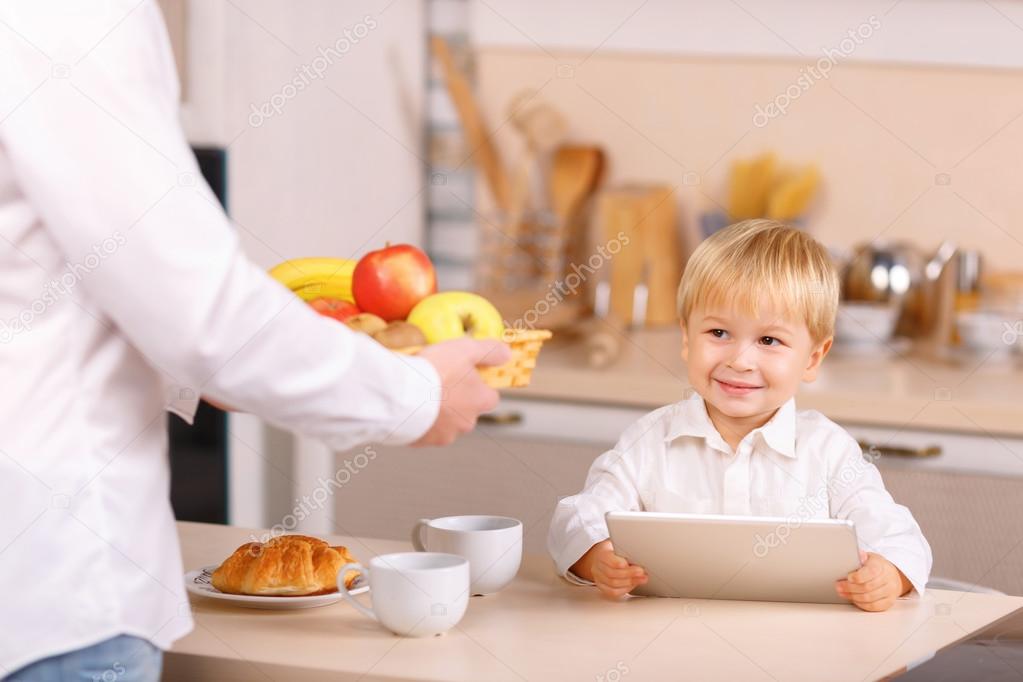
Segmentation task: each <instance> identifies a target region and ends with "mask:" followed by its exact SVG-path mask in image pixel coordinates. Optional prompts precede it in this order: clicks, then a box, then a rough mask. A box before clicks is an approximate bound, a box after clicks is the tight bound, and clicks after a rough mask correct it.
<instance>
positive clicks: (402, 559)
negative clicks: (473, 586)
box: [337, 552, 469, 637]
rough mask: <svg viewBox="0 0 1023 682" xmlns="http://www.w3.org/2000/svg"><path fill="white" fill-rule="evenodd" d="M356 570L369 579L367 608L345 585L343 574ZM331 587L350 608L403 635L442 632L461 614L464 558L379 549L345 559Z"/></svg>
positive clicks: (465, 573)
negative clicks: (361, 560)
mask: <svg viewBox="0 0 1023 682" xmlns="http://www.w3.org/2000/svg"><path fill="white" fill-rule="evenodd" d="M353 570H354V571H361V572H362V576H363V578H364V579H365V580H366V581H367V582H368V583H369V593H370V595H371V596H372V599H373V607H372V608H369V607H366V606H363V605H362V604H360V603H359V602H358V601H357V600H356V599H355V597H354V596H352V594H351V593H350V592H349V591H348V589H347V588H345V580H344V577H345V574H346V573H348V571H353ZM337 589H338V592H340V593H341V596H343V597H344V598H345V599H347V600H348V601H350V602H351V603H352V606H354V607H355V608H356V609H358V610H359V611H361V612H362V613H364V614H365V615H367V616H369V617H370V618H372V619H373V620H376V621H378V622H379V623H380V624H381V625H383V626H384V627H386V628H387V629H388V630H390V631H391V632H393V633H395V634H398V635H402V636H404V637H429V636H430V635H439V634H441V633H443V632H447V631H448V630H450V629H451V628H453V627H454V626H455V625H457V624H458V621H460V620H462V616H463V615H465V608H466V606H468V604H469V562H468V561H467V560H466V559H465V557H460V556H455V555H454V554H441V553H438V552H425V553H423V552H400V553H397V554H383V555H381V556H378V557H374V558H372V559H370V561H369V569H366V568H363V566H362V564H357V563H352V564H345V565H344V566H343V567H342V568H341V571H340V572H339V573H338V574H337Z"/></svg>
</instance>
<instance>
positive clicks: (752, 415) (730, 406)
mask: <svg viewBox="0 0 1023 682" xmlns="http://www.w3.org/2000/svg"><path fill="white" fill-rule="evenodd" d="M687 322H688V323H687ZM687 322H686V321H683V322H682V359H683V360H685V361H686V363H687V366H688V370H689V382H690V383H691V384H692V386H693V388H694V389H696V392H697V393H699V394H700V395H701V396H702V397H703V399H704V401H705V402H706V404H707V414H708V416H710V418H711V421H712V422H713V424H714V426H715V427H716V428H717V430H718V432H719V433H720V434H721V436H722V437H723V438H724V439H725V441H726V442H728V444H729V445H731V446H732V448H733V449H734V448H735V447H736V446H737V445H738V443H739V442H740V441H741V440H742V438H743V437H745V435H746V434H747V433H749V432H750V431H752V430H753V429H755V428H757V427H759V426H762V425H763V424H765V423H766V422H767V421H768V420H769V419H770V418H771V417H772V416H773V415H774V412H775V411H776V410H777V409H778V408H779V407H781V406H782V405H783V404H785V402H786V401H787V400H788V399H789V398H791V397H793V396H794V395H795V394H796V391H797V390H798V389H799V384H800V382H801V381H807V382H809V381H813V380H814V379H815V378H816V376H817V368H818V366H819V365H820V362H821V360H823V358H824V356H825V355H826V354H827V352H828V350H829V349H830V348H831V339H830V338H828V339H825V340H824V341H822V342H820V343H815V342H814V340H813V339H812V338H811V336H810V331H809V329H808V328H807V325H806V323H805V322H802V321H799V320H792V319H789V318H787V317H786V316H785V315H784V314H783V313H782V312H781V309H780V308H777V307H773V306H771V307H762V308H761V309H760V311H759V313H758V314H757V315H756V316H755V317H752V316H750V315H747V314H744V313H741V312H739V311H737V310H734V309H729V308H725V307H717V306H715V307H701V308H694V309H693V311H692V313H691V314H690V316H689V320H688V321H687Z"/></svg>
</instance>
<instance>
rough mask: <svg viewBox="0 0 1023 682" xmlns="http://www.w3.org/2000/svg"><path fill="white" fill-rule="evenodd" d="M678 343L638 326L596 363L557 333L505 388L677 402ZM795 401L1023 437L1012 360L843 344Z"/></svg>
mask: <svg viewBox="0 0 1023 682" xmlns="http://www.w3.org/2000/svg"><path fill="white" fill-rule="evenodd" d="M680 349H681V332H680V331H679V330H678V329H675V328H669V329H665V330H657V331H647V330H642V331H636V332H632V333H630V334H629V335H628V336H627V337H626V340H625V341H624V342H623V343H622V353H621V355H620V357H619V358H618V359H617V361H616V362H615V363H614V364H612V365H611V366H609V367H607V368H605V369H593V368H591V367H589V366H588V365H587V364H586V359H585V355H584V353H583V352H582V351H583V349H582V345H581V344H580V343H579V342H578V341H573V340H571V339H568V338H565V337H562V338H561V339H559V338H558V336H557V335H555V338H554V339H553V340H552V341H550V342H548V343H547V344H545V345H544V347H543V349H542V351H541V352H540V356H539V359H538V362H537V367H536V369H535V370H534V372H533V375H532V380H531V383H530V385H529V386H527V387H524V388H516V389H512V390H509V391H506V395H507V396H508V397H514V398H528V399H533V398H535V399H545V400H559V401H569V402H580V403H597V404H606V405H619V406H630V407H642V408H650V409H652V408H654V407H658V406H661V405H666V404H668V403H672V402H675V401H677V400H680V399H681V398H682V396H683V392H684V391H685V389H686V388H687V387H688V386H689V381H688V379H687V377H686V367H685V364H684V363H683V362H682V359H681V356H680ZM797 402H798V405H799V407H800V409H814V410H818V411H820V412H822V413H823V414H825V415H826V416H828V417H829V418H831V419H833V420H835V421H838V422H841V423H846V424H864V425H877V426H895V427H898V428H902V427H904V426H912V427H913V428H917V429H936V430H948V431H960V432H965V433H975V434H984V435H991V434H1003V435H1012V436H1023V370H1021V369H1020V365H1019V361H1018V360H1016V359H1012V358H1007V359H1000V358H998V357H997V356H989V357H986V358H985V357H984V356H981V357H958V358H957V359H956V360H954V361H951V360H950V361H941V362H938V361H934V360H928V359H924V358H922V357H918V356H915V355H912V354H901V353H896V352H894V351H890V350H886V351H884V352H880V353H873V354H862V353H861V354H852V353H849V352H843V351H842V349H841V348H837V349H835V350H833V351H832V352H831V353H830V354H829V355H828V357H827V358H825V360H824V364H823V365H822V367H821V370H820V373H819V375H818V378H817V381H815V382H814V383H811V384H804V385H803V386H802V388H801V389H800V392H799V395H798V396H797Z"/></svg>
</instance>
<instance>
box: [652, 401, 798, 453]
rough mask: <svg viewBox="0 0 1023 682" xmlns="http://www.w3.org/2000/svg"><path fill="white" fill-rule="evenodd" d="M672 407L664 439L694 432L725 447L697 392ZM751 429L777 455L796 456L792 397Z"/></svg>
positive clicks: (794, 417)
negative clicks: (673, 411) (764, 421)
mask: <svg viewBox="0 0 1023 682" xmlns="http://www.w3.org/2000/svg"><path fill="white" fill-rule="evenodd" d="M677 405H678V409H676V410H675V413H674V415H673V416H672V419H671V424H670V425H669V428H668V433H667V435H666V436H665V438H664V440H666V441H669V442H670V441H673V440H675V439H676V438H678V437H680V436H696V437H699V438H705V439H707V441H708V444H713V445H716V446H717V447H718V448H719V449H722V450H725V451H728V450H729V448H728V446H727V445H726V444H725V442H724V439H723V438H722V437H721V434H720V433H718V430H717V429H716V428H714V423H713V422H711V420H710V416H709V415H708V414H707V405H706V404H705V403H704V401H703V398H702V397H701V396H700V394H698V393H695V392H694V393H693V395H692V396H691V397H689V398H687V399H685V400H683V401H681V402H680V403H677ZM752 433H759V434H760V437H761V439H763V441H764V442H765V443H766V444H767V446H768V447H769V448H771V449H772V450H774V451H775V452H777V453H778V454H780V455H784V456H786V457H791V458H795V456H796V400H795V398H789V399H788V400H787V401H786V402H785V404H784V405H782V406H781V407H779V408H778V411H777V412H775V413H774V416H773V417H771V418H770V419H769V420H768V421H767V423H766V424H764V425H763V426H761V427H759V428H756V429H754V430H753V431H752Z"/></svg>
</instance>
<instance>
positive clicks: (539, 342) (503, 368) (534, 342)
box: [396, 329, 553, 388]
mask: <svg viewBox="0 0 1023 682" xmlns="http://www.w3.org/2000/svg"><path fill="white" fill-rule="evenodd" d="M551 336H553V334H552V333H551V331H550V330H548V329H505V330H504V336H503V337H502V338H501V340H502V341H504V342H505V343H507V344H508V346H509V347H511V353H512V357H511V360H509V361H508V362H506V363H505V364H503V365H499V366H497V367H478V368H477V371H478V372H479V373H480V376H481V377H482V378H483V381H485V382H486V384H487V385H488V386H490V387H491V388H518V387H520V386H528V385H529V379H530V377H531V376H532V374H533V368H534V367H536V356H537V355H539V354H540V348H541V347H542V346H543V342H544V341H546V340H547V339H549V338H551ZM422 349H423V346H410V347H408V348H399V349H397V351H396V352H398V353H405V354H406V355H415V354H416V353H418V352H419V351H420V350H422Z"/></svg>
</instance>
